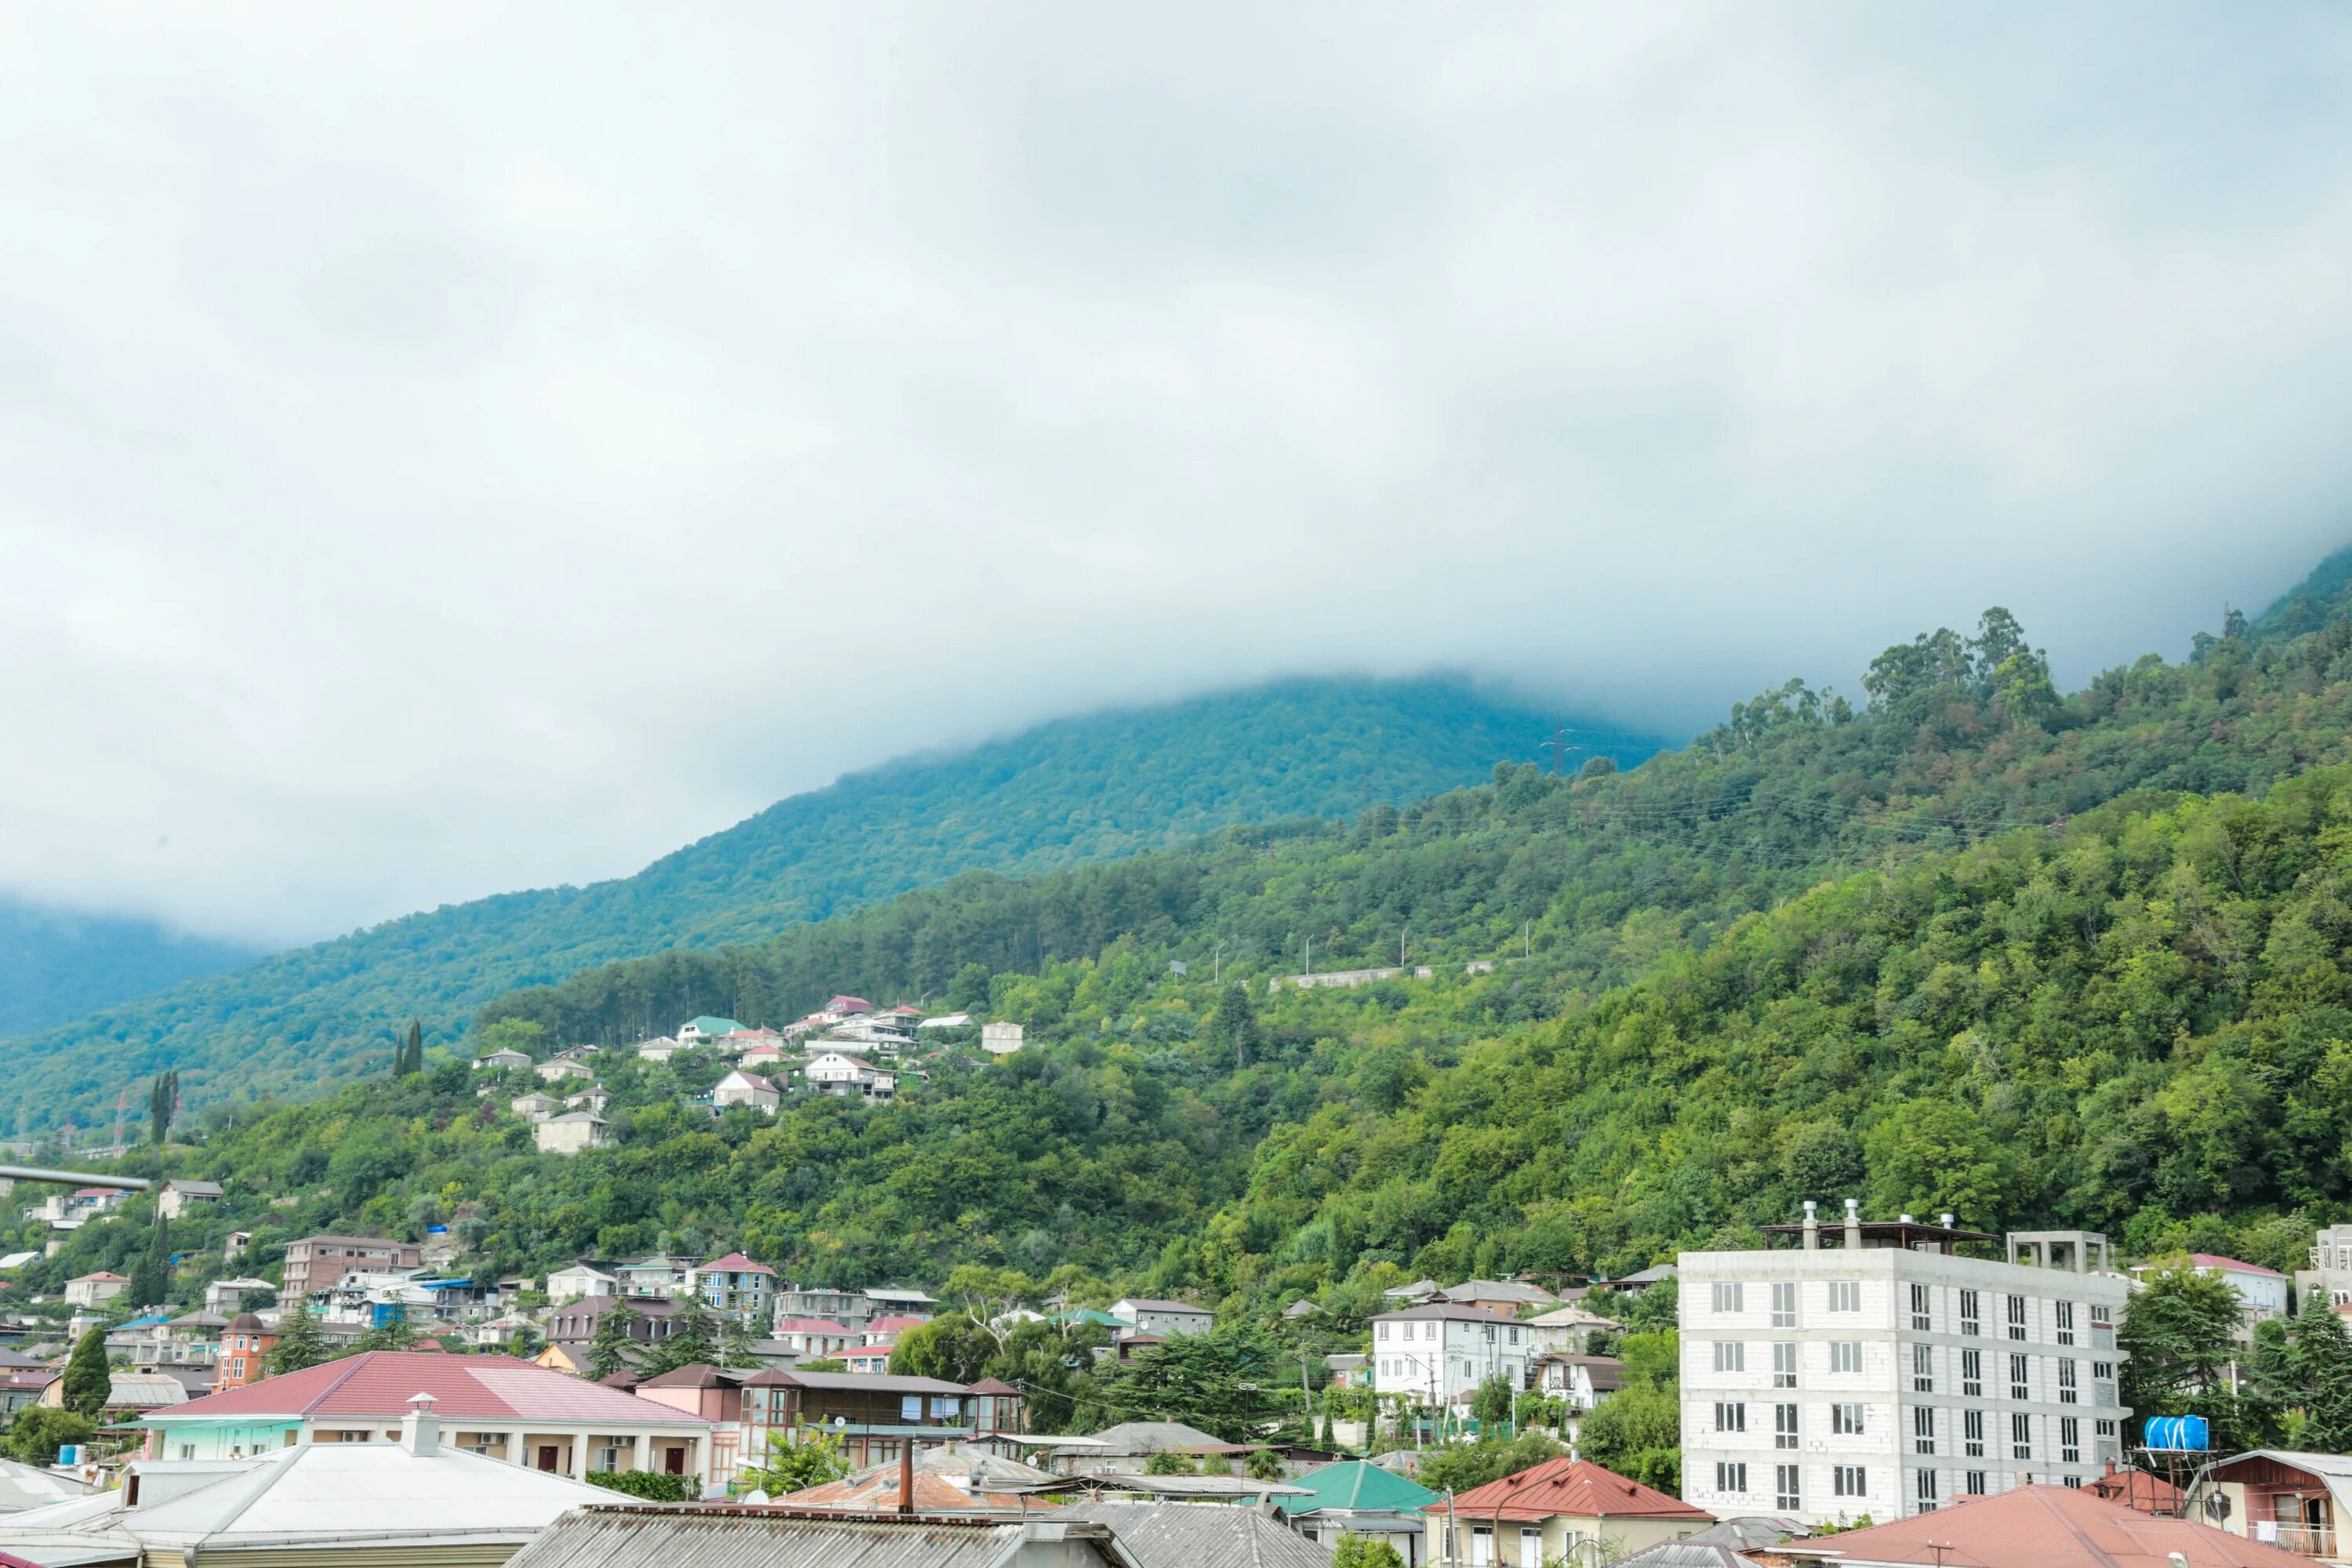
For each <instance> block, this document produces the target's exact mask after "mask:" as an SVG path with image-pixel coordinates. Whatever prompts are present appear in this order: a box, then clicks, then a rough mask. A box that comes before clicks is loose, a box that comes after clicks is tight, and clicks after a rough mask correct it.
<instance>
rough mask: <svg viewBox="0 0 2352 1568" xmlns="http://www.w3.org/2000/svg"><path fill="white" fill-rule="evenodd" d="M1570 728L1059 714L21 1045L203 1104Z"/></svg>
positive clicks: (1648, 746)
mask: <svg viewBox="0 0 2352 1568" xmlns="http://www.w3.org/2000/svg"><path fill="white" fill-rule="evenodd" d="M1559 722H1560V717H1559V714H1558V713H1556V712H1554V711H1549V710H1538V709H1537V708H1536V707H1534V706H1532V705H1531V704H1528V703H1526V702H1523V701H1519V700H1514V699H1512V698H1510V697H1508V696H1506V695H1502V694H1499V693H1497V692H1495V691H1491V690H1488V689H1484V688H1480V687H1477V686H1474V685H1473V684H1471V683H1470V682H1467V681H1465V680H1462V679H1452V678H1440V677H1430V678H1423V679H1400V680H1378V679H1353V678H1333V679H1290V680H1283V681H1276V682H1273V683H1270V684H1265V685H1260V686H1255V687H1250V688H1246V689H1237V690H1229V691H1223V692H1217V693H1213V694H1211V695H1208V696H1204V697H1198V698H1192V699H1189V700H1182V701H1177V702H1170V703H1163V704H1159V705H1156V706H1151V707H1139V708H1125V709H1118V710H1109V711H1104V712H1097V713H1094V714H1088V715H1084V716H1079V717H1074V718H1068V719H1062V720H1056V721H1052V722H1049V723H1046V724H1043V725H1039V726H1037V727H1035V728H1034V729H1031V730H1028V731H1023V732H1021V733H1019V734H1016V735H1013V736H1009V737H1006V738H1003V739H1001V740H997V741H992V742H987V743H984V744H982V745H979V746H976V747H972V748H970V749H968V750H965V751H961V752H952V753H948V754H939V755H928V756H923V757H917V758H910V759H907V760H904V761H900V762H897V763H887V764H885V765H883V766H881V767H878V768H875V769H872V770H869V771H866V772H863V773H853V774H850V775H847V776H845V777H844V778H842V779H841V780H839V781H837V782H836V783H835V784H831V785H829V786H827V787H825V788H824V789H820V790H814V791H811V792H808V793H806V794H803V795H793V796H791V797H789V798H787V799H785V800H783V801H781V802H779V803H778V804H776V805H773V806H771V807H769V808H768V809H767V810H765V811H762V812H760V813H758V814H757V815H755V816H751V817H749V818H747V819H745V820H744V821H743V822H740V823H739V824H737V825H736V826H732V827H730V828H728V829H726V830H724V831H722V832H719V833H715V834H712V835H710V836H709V837H706V838H702V839H700V840H698V841H697V842H695V843H693V844H691V845H688V846H687V847H684V848H682V849H679V850H677V852H676V853H674V854H671V855H667V856H665V857H663V858H661V859H658V860H656V861H655V862H654V863H653V864H652V865H650V866H648V867H646V868H645V869H644V870H642V871H640V872H638V873H636V874H635V875H634V876H631V877H625V878H616V879H612V880H608V881H603V882H596V883H592V884H589V885H586V886H583V887H572V886H565V887H557V888H549V889H532V890H529V891H521V892H514V893H505V894H499V895H496V896H493V897H490V898H487V899H479V900H471V901H468V902H466V903H461V904H453V905H445V906H443V907H441V908H439V909H436V910H430V911H426V912H422V913H418V914H414V915H409V916H404V917H403V918H401V919H397V920H393V921H385V922H383V924H380V925H376V926H373V927H369V928H367V929H364V930H362V931H354V932H352V933H351V934H350V935H347V936H342V937H338V938H335V939H332V940H331V941H327V942H318V943H314V944H311V945H310V946H307V947H302V948H297V949H293V950H290V951H289V952H280V953H277V954H273V955H271V956H269V957H267V958H263V959H261V960H259V961H257V962H255V963H247V964H246V965H244V966H243V967H241V968H238V969H235V970H233V971H229V972H227V973H215V974H211V975H208V976H205V977H203V978H199V979H195V980H193V981H189V982H187V983H184V984H179V985H177V986H175V987H173V988H172V989H169V990H165V991H163V992H162V993H160V994H153V995H148V996H143V997H138V998H136V999H130V1000H125V1001H123V1002H121V1003H120V1004H112V1003H110V1004H108V1005H106V1010H104V1011H102V1012H97V1013H93V1014H90V1015H89V1016H82V1017H80V1018H79V1021H76V1022H72V1023H68V1024H66V1025H63V1026H48V1027H46V1028H44V1029H42V1031H41V1032H40V1033H38V1034H35V1035H32V1036H29V1037H22V1038H18V1039H16V1040H14V1041H12V1042H11V1044H12V1047H14V1048H13V1049H12V1051H11V1054H12V1055H15V1056H17V1057H18V1058H19V1059H24V1058H32V1059H41V1058H49V1057H51V1056H53V1055H54V1054H56V1053H59V1052H72V1053H76V1054H77V1056H79V1057H80V1058H87V1060H86V1066H85V1067H83V1068H80V1069H79V1070H78V1071H77V1074H76V1076H77V1078H78V1079H79V1091H78V1092H77V1094H76V1095H75V1096H74V1099H75V1100H76V1101H77V1102H78V1103H79V1106H80V1108H81V1109H82V1110H83V1111H84V1112H86V1111H87V1109H88V1107H89V1106H90V1105H92V1104H96V1103H99V1102H101V1101H107V1100H110V1099H111V1097H112V1096H113V1094H114V1092H115V1090H116V1089H118V1088H120V1087H121V1084H123V1083H127V1082H129V1081H130V1080H131V1079H136V1078H139V1077H141V1076H143V1075H145V1074H147V1073H150V1072H152V1071H154V1070H157V1069H159V1068H162V1067H163V1066H166V1065H173V1064H177V1065H179V1066H181V1067H182V1068H183V1071H184V1075H185V1077H186V1080H187V1086H188V1090H189V1093H190V1096H191V1099H192V1100H194V1099H204V1098H211V1097H212V1096H214V1095H217V1094H219V1093H222V1092H225V1091H226V1090H229V1089H240V1090H242V1089H256V1090H272V1089H279V1090H282V1089H295V1088H299V1087H302V1086H305V1085H309V1084H312V1083H316V1082H319V1081H321V1080H324V1079H332V1078H334V1077H337V1076H339V1075H340V1074H341V1073H342V1072H344V1071H346V1070H349V1069H350V1068H352V1067H353V1066H355V1065H356V1064H357V1062H358V1061H359V1060H360V1059H362V1058H364V1056H365V1055H366V1053H368V1052H370V1051H372V1050H373V1048H374V1047H376V1046H377V1045H378V1044H379V1043H381V1042H383V1041H384V1040H386V1039H387V1038H389V1035H390V1031H391V1030H392V1029H393V1028H394V1026H396V1025H399V1024H402V1023H404V1022H405V1020H406V1019H408V1018H409V1017H411V1016H418V1017H422V1018H423V1019H424V1020H425V1026H426V1029H427V1032H428V1035H429V1036H430V1037H434V1038H436V1039H443V1040H446V1039H449V1038H453V1037H456V1036H457V1034H458V1033H459V1032H460V1031H462V1029H463V1028H464V1026H465V1024H466V1021H467V1015H469V1014H470V1013H471V1012H472V1011H473V1010H474V1009H475V1008H476V1007H478V1006H479V1005H481V1004H482V1003H484V1002H486V1001H488V999H489V998H491V997H493V996H495V995H498V994H500V993H502V992H505V991H507V990H509V989H510V988H512V987H515V986H519V985H528V984H544V983H548V982H552V981H555V980H559V979H562V978H563V977H564V976H566V975H569V974H571V973H574V972H576V971H579V970H582V969H584V968H590V967H593V966H595V965H598V964H602V963H609V962H612V961H614V960H617V959H624V958H634V957H638V956H642V955H645V954H648V953H654V952H661V951H663V950H665V949H667V948H671V947H675V946H679V945H683V944H689V943H690V944H696V945H713V944H718V943H721V942H736V941H744V940H751V939H754V938H758V937H764V936H768V935H771V934H772V933H773V932H774V931H777V930H779V929H782V928H785V927H789V926H791V925H793V924H797V923H801V922H804V921H816V920H822V919H824V918H825V917H826V916H828V915H832V914H835V913H837V912H840V911H843V910H850V909H855V908H857V907H860V906H863V905H866V904H869V903H873V902H877V901H879V900H885V899H887V898H889V897H891V896H893V895H895V894H898V893H902V892H906V891H908V890H910V889H917V888H921V887H925V886H929V885H930V884H933V883H936V882H940V881H942V880H944V879H947V878H950V877H952V876H954V875H955V874H957V873H958V872H961V871H967V870H974V869H990V870H996V871H1002V872H1005V873H1008V874H1012V875H1026V874H1034V873H1038V872H1042V871H1047V870H1051V869H1055V868H1060V867H1065V866H1070V865H1076V864H1079V863H1082V862H1086V861H1090V860H1097V859H1103V858H1114V857H1119V856H1125V855H1130V854H1133V853H1135V852H1137V851H1139V850H1142V849H1147V848H1153V847H1168V846H1171V845H1176V844H1180V843H1182V842H1184V841H1186V840H1188V839H1191V838H1192V837H1197V836H1199V835H1201V834H1202V833H1206V832H1209V831H1212V830H1213V829H1215V828H1218V827H1222V826H1230V825H1232V824H1235V823H1241V822H1277V821H1281V820H1283V819H1286V818H1298V817H1328V816H1344V815H1349V814H1352V813H1354V812H1356V811H1358V810H1360V809H1361V808H1362V807H1364V806H1367V805H1374V804H1393V803H1397V802H1402V801H1407V800H1412V799H1418V798H1420V797H1423V796H1425V795H1433V794H1437V793H1439V792H1442V791H1444V790H1446V789H1451V788H1454V787H1458V786H1460V785H1463V784H1470V783H1474V782H1476V781H1478V780H1482V779H1484V778H1486V777H1487V776H1488V774H1489V773H1491V772H1492V770H1493V768H1494V766H1495V764H1496V763H1498V762H1527V761H1531V760H1535V759H1537V758H1539V757H1543V756H1545V755H1547V752H1545V751H1544V749H1543V748H1544V745H1545V742H1548V741H1549V740H1551V739H1553V732H1554V729H1555V726H1556V725H1557V724H1558V723H1559ZM1569 722H1571V723H1573V724H1575V725H1576V726H1577V728H1578V730H1579V731H1580V739H1582V740H1584V741H1585V742H1588V743H1589V744H1590V745H1591V748H1592V750H1591V751H1589V752H1585V753H1583V754H1581V755H1578V756H1572V757H1571V758H1570V761H1571V762H1575V761H1581V760H1583V755H1591V754H1607V755H1611V756H1612V757H1614V758H1615V759H1616V760H1618V761H1620V762H1622V763H1633V762H1636V761H1638V760H1639V759H1640V758H1641V757H1642V756H1643V755H1646V754H1647V753H1648V752H1649V751H1651V750H1653V749H1654V744H1655V742H1650V741H1645V740H1629V739H1628V738H1626V737H1624V736H1623V734H1622V731H1618V730H1615V729H1614V728H1611V727H1607V726H1603V725H1601V724H1599V723H1596V722H1594V721H1589V720H1581V719H1576V720H1570V721H1569ZM208 1079H209V1080H211V1088H210V1090H209V1092H207V1089H206V1087H205V1086H206V1083H207V1080H208ZM65 1109H67V1108H66V1107H62V1106H58V1107H52V1108H49V1110H47V1112H45V1110H44V1108H43V1107H41V1106H39V1105H35V1106H33V1107H31V1114H32V1115H33V1116H34V1117H35V1118H36V1119H37V1120H47V1119H49V1117H50V1116H51V1115H54V1114H55V1113H56V1111H57V1110H65Z"/></svg>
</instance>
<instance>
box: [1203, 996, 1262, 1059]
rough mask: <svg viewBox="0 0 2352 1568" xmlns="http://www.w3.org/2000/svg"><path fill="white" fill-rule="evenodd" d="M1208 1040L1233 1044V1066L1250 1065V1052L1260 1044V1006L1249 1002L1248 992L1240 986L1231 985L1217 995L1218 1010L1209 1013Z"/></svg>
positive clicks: (1214, 1042) (1227, 1044)
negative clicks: (1258, 1020) (1258, 1023)
mask: <svg viewBox="0 0 2352 1568" xmlns="http://www.w3.org/2000/svg"><path fill="white" fill-rule="evenodd" d="M1208 1036H1209V1041H1210V1043H1211V1044H1212V1045H1213V1046H1218V1047H1224V1046H1231V1047H1233V1051H1234V1067H1236V1068H1244V1067H1247V1066H1248V1065H1249V1058H1250V1052H1251V1051H1252V1050H1253V1049H1255V1047H1256V1046H1257V1044H1258V1028H1257V1009H1256V1008H1255V1007H1254V1006H1252V1005H1250V999H1249V993H1248V992H1247V991H1246V990H1244V988H1243V987H1241V986H1240V985H1237V984H1236V985H1228V986H1226V987H1225V994H1223V995H1222V996H1220V997H1218V998H1217V1006H1216V1010H1215V1011H1214V1012H1213V1013H1211V1014H1210V1015H1209V1028H1208Z"/></svg>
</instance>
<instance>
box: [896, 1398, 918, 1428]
mask: <svg viewBox="0 0 2352 1568" xmlns="http://www.w3.org/2000/svg"><path fill="white" fill-rule="evenodd" d="M898 1419H899V1420H900V1421H903V1422H905V1423H907V1424H908V1426H915V1425H919V1423H920V1422H921V1421H922V1419H923V1396H922V1395H921V1394H908V1395H906V1396H905V1397H904V1398H902V1399H900V1400H899V1401H898Z"/></svg>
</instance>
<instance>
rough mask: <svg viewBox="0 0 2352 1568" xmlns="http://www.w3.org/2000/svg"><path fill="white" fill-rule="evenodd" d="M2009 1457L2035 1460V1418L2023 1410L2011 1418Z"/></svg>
mask: <svg viewBox="0 0 2352 1568" xmlns="http://www.w3.org/2000/svg"><path fill="white" fill-rule="evenodd" d="M2009 1457H2010V1458H2012V1459H2030V1458H2033V1417H2032V1416H2031V1415H2027V1414H2026V1413H2025V1412H2024V1411H2022V1410H2021V1411H2019V1412H2018V1413H2017V1414H2016V1415H2011V1417H2010V1418H2009Z"/></svg>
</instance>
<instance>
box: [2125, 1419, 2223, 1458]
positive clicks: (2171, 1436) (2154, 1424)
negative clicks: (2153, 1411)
mask: <svg viewBox="0 0 2352 1568" xmlns="http://www.w3.org/2000/svg"><path fill="white" fill-rule="evenodd" d="M2140 1442H2141V1444H2142V1445H2143V1446H2145V1447H2149V1448H2153V1449H2156V1450H2157V1451H2158V1452H2161V1453H2168V1454H2170V1453H2194V1454H2201V1453H2203V1452H2204V1451H2205V1450H2206V1449H2208V1448H2210V1447H2212V1446H2213V1436H2212V1431H2211V1429H2210V1427H2209V1426H2206V1424H2205V1417H2203V1416H2202V1415H2151V1416H2149V1417H2148V1418H2147V1420H2146V1421H2144V1422H2142V1423H2141V1424H2140Z"/></svg>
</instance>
